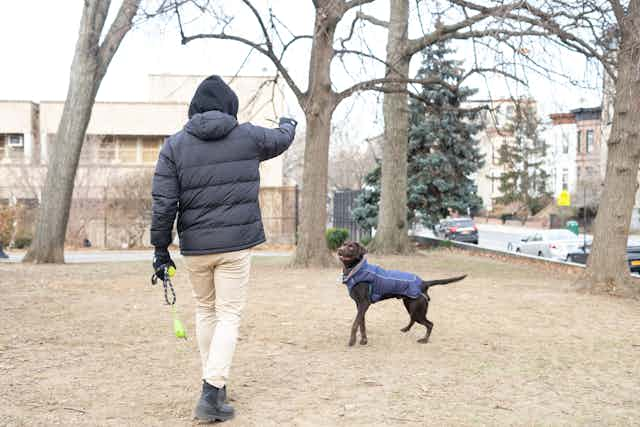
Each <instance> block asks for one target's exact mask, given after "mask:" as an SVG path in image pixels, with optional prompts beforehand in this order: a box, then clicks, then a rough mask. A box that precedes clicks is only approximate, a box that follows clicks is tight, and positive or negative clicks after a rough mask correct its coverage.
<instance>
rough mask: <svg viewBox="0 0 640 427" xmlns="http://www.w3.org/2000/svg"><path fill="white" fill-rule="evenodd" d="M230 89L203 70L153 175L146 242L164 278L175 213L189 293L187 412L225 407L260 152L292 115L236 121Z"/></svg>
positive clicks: (290, 130)
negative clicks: (198, 388) (194, 359)
mask: <svg viewBox="0 0 640 427" xmlns="http://www.w3.org/2000/svg"><path fill="white" fill-rule="evenodd" d="M237 114H238V97H237V96H236V94H235V93H234V92H233V90H231V88H230V87H229V86H227V85H226V84H225V83H224V81H223V80H222V79H221V78H220V77H218V76H211V77H208V78H207V79H205V80H204V81H203V82H202V83H201V84H200V86H198V89H197V90H196V93H195V95H194V97H193V100H192V101H191V105H190V106H189V121H188V122H187V124H186V125H185V126H184V129H183V130H182V131H180V132H178V133H177V134H175V135H173V136H171V137H170V138H168V139H167V141H166V142H165V144H164V145H163V147H162V150H161V151H160V156H159V159H158V163H157V166H156V172H155V175H154V177H153V189H152V195H153V213H152V222H151V243H152V244H153V246H155V257H154V262H153V267H154V270H155V271H156V274H158V276H159V277H160V278H161V279H162V278H163V277H164V268H165V267H167V266H173V267H175V264H174V263H173V261H172V260H171V257H170V256H169V251H168V250H167V247H168V246H169V244H170V243H171V230H172V229H173V222H174V220H175V217H176V214H177V215H178V234H179V236H180V252H181V253H182V254H183V255H184V256H185V257H184V259H185V264H186V266H187V270H188V272H189V281H190V282H191V285H192V287H193V294H194V296H195V298H196V303H197V307H196V335H197V338H198V347H199V350H200V356H201V358H202V379H203V387H202V394H201V396H200V400H199V401H198V405H197V406H196V411H195V416H196V417H197V418H198V419H201V420H205V421H215V420H219V421H224V420H227V419H230V418H232V417H233V415H234V412H233V408H232V407H231V406H229V405H228V404H226V403H225V396H226V382H227V377H228V374H229V369H230V367H231V360H232V357H233V352H234V350H235V345H236V341H237V338H238V328H239V326H240V315H241V313H242V309H243V307H244V304H245V299H246V291H247V284H248V282H249V269H250V254H249V252H248V249H249V248H251V247H253V246H256V245H259V244H260V243H263V242H264V241H265V235H264V229H263V226H262V219H261V214H260V206H259V204H258V192H259V189H260V173H259V170H258V167H259V165H260V162H262V161H264V160H268V159H271V158H273V157H276V156H278V155H280V154H282V153H283V152H284V151H285V150H286V149H287V148H289V146H290V145H291V142H292V141H293V138H294V136H295V128H296V121H295V120H293V119H286V118H281V119H280V124H279V128H278V129H267V128H262V127H259V126H254V125H251V124H249V123H243V124H238V121H237V117H236V116H237Z"/></svg>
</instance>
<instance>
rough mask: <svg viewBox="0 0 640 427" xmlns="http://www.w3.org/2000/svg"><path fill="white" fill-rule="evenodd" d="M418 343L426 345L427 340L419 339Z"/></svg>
mask: <svg viewBox="0 0 640 427" xmlns="http://www.w3.org/2000/svg"><path fill="white" fill-rule="evenodd" d="M418 342H419V343H420V344H426V343H428V342H429V338H420V339H419V340H418Z"/></svg>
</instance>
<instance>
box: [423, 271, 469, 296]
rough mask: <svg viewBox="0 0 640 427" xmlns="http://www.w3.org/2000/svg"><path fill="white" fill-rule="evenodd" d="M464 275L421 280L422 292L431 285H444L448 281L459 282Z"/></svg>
mask: <svg viewBox="0 0 640 427" xmlns="http://www.w3.org/2000/svg"><path fill="white" fill-rule="evenodd" d="M465 277H467V275H466V274H465V275H464V276H456V277H450V278H448V279H438V280H423V281H422V292H424V291H426V290H427V289H429V288H430V287H431V286H436V285H446V284H448V283H453V282H459V281H460V280H462V279H464V278H465Z"/></svg>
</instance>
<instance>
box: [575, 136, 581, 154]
mask: <svg viewBox="0 0 640 427" xmlns="http://www.w3.org/2000/svg"><path fill="white" fill-rule="evenodd" d="M581 139H582V131H578V139H577V145H576V147H577V151H578V153H579V152H580V142H581V141H580V140H581Z"/></svg>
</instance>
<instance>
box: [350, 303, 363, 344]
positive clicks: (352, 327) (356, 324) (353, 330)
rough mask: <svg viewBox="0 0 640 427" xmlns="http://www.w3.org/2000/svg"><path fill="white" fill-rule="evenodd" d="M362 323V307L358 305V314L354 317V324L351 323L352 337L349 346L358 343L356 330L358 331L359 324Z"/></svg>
mask: <svg viewBox="0 0 640 427" xmlns="http://www.w3.org/2000/svg"><path fill="white" fill-rule="evenodd" d="M359 324H360V307H358V314H356V318H355V319H353V325H351V337H350V338H349V347H351V346H353V345H354V344H355V343H356V332H357V331H358V325H359Z"/></svg>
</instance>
